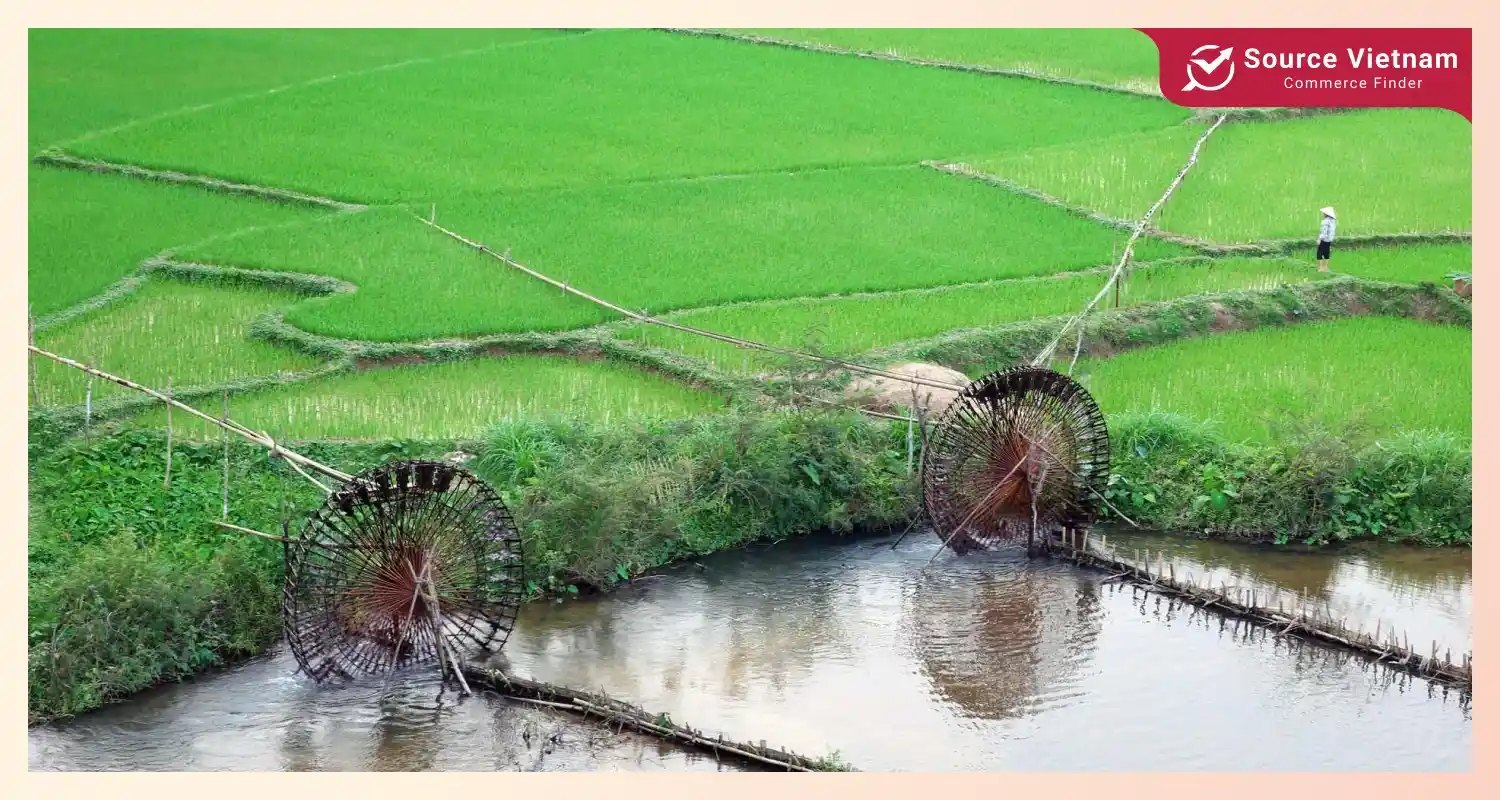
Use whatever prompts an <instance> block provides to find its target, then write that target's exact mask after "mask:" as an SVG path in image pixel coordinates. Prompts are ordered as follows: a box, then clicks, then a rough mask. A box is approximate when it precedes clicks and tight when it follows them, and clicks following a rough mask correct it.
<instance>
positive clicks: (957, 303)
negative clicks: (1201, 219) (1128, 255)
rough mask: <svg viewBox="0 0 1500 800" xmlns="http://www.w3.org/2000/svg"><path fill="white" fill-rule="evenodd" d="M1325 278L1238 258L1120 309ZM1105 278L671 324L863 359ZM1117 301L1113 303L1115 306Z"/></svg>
mask: <svg viewBox="0 0 1500 800" xmlns="http://www.w3.org/2000/svg"><path fill="white" fill-rule="evenodd" d="M1317 277H1318V273H1317V271H1316V267H1313V266H1307V267H1303V266H1301V265H1299V264H1297V263H1296V262H1294V261H1291V260H1270V259H1250V258H1228V259H1221V260H1214V261H1203V262H1192V263H1185V264H1161V265H1157V266H1146V267H1142V268H1140V269H1137V270H1135V271H1134V272H1132V273H1131V275H1130V277H1129V278H1128V279H1127V280H1125V281H1124V282H1123V283H1122V285H1121V289H1120V304H1121V306H1130V305H1139V304H1141V303H1154V302H1159V301H1162V300H1172V299H1175V298H1178V297H1187V296H1190V295H1195V294H1211V293H1216V292H1224V291H1234V290H1240V289H1252V290H1253V289H1262V290H1263V289H1270V288H1274V287H1276V286H1284V285H1287V284H1291V283H1301V282H1304V281H1309V280H1315V279H1316V278H1317ZM1104 278H1105V275H1104V274H1102V273H1099V272H1094V273H1084V274H1078V275H1070V276H1065V277H1057V278H1028V279H1023V280H1011V281H1002V282H996V283H989V284H983V285H977V286H964V287H956V288H947V289H940V290H931V291H916V292H903V293H889V294H877V295H866V296H855V297H833V298H819V299H815V300H806V299H804V300H793V301H787V302H770V303H746V304H740V305H731V306H725V307H723V308H710V309H704V310H702V311H689V312H685V313H682V314H674V315H672V316H671V319H672V320H673V321H674V322H680V323H682V324H684V325H691V326H693V327H695V328H701V329H705V330H711V331H716V332H719V333H727V334H730V335H731V336H736V337H739V338H742V339H750V340H752V341H757V342H765V343H767V344H774V345H778V346H780V347H785V348H799V347H802V346H804V344H805V343H808V342H815V343H817V344H818V345H819V346H820V347H822V348H824V349H825V350H826V351H827V352H829V353H832V354H837V355H843V356H855V355H858V354H860V353H864V352H867V351H870V350H874V349H876V348H880V347H886V346H888V345H893V344H896V343H898V342H905V341H910V340H915V339H924V338H927V337H930V336H937V335H939V334H942V333H946V332H948V331H953V330H960V329H964V328H979V327H987V326H992V325H1003V324H1005V323H1009V322H1021V321H1023V320H1028V319H1036V318H1041V317H1051V316H1060V315H1065V314H1069V313H1073V312H1076V311H1077V310H1078V309H1079V308H1081V307H1082V306H1083V305H1084V304H1085V303H1087V302H1088V301H1089V300H1090V299H1091V298H1092V297H1093V296H1094V295H1095V294H1097V293H1098V291H1099V287H1100V285H1101V283H1102V282H1103V280H1104ZM1113 302H1114V300H1113V296H1111V297H1110V299H1109V304H1110V305H1113ZM625 335H626V336H627V337H629V338H633V339H637V340H641V341H643V342H645V343H647V344H650V345H653V346H656V347H668V348H671V349H676V350H678V351H680V352H684V353H687V354H690V355H694V356H697V357H699V358H705V359H708V360H710V361H713V362H714V363H715V364H717V365H719V366H720V367H721V368H725V369H730V370H742V371H743V370H751V369H752V368H753V369H754V370H760V369H764V368H765V366H766V362H765V359H764V358H759V357H756V356H755V355H754V354H753V353H750V352H748V351H745V350H743V349H741V348H738V347H735V346H734V345H730V344H725V343H722V342H716V341H714V340H712V339H705V338H702V337H697V336H692V335H691V334H686V333H680V332H677V331H671V330H666V329H663V328H658V327H654V326H651V327H644V326H633V327H632V328H631V329H630V330H629V331H627V332H626V333H625Z"/></svg>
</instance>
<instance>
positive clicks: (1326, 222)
mask: <svg viewBox="0 0 1500 800" xmlns="http://www.w3.org/2000/svg"><path fill="white" fill-rule="evenodd" d="M1337 225H1338V221H1337V220H1335V219H1334V218H1333V217H1328V216H1325V217H1323V227H1321V228H1319V229H1318V241H1320V242H1332V241H1333V229H1334V228H1335V227H1336V226H1337Z"/></svg>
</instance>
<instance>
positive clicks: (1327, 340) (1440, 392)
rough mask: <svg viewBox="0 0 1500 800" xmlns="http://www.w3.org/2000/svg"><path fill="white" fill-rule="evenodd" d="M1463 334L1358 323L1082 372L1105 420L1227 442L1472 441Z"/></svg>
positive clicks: (1402, 322)
mask: <svg viewBox="0 0 1500 800" xmlns="http://www.w3.org/2000/svg"><path fill="white" fill-rule="evenodd" d="M1472 354H1473V348H1472V336H1471V334H1470V331H1469V330H1468V329H1467V328H1462V327H1457V326H1445V325H1434V324H1431V323H1426V322H1421V321H1417V320H1409V319H1394V318H1382V317H1361V318H1353V319H1345V320H1337V321H1334V322H1318V323H1308V324H1304V325H1294V326H1289V327H1284V328H1268V329H1260V330H1255V331H1249V332H1245V333H1234V334H1224V335H1218V336H1211V337H1206V338H1201V339H1192V340H1187V341H1183V342H1178V343H1174V344H1170V345H1165V346H1162V347H1152V348H1144V349H1140V350H1132V351H1130V352H1127V353H1123V354H1121V355H1119V356H1116V357H1114V358H1111V359H1105V360H1095V361H1089V362H1085V363H1081V364H1080V365H1079V372H1080V373H1082V374H1083V375H1084V376H1085V380H1086V382H1087V385H1088V387H1089V390H1090V391H1091V392H1092V393H1093V394H1094V396H1095V397H1096V398H1097V399H1098V401H1099V404H1100V406H1101V407H1102V408H1103V410H1104V411H1105V412H1106V413H1108V414H1116V413H1120V412H1127V411H1132V412H1133V411H1168V412H1174V413H1179V414H1183V415H1186V416H1190V417H1195V418H1198V419H1203V420H1210V421H1213V422H1215V423H1217V425H1218V426H1219V427H1220V429H1221V430H1222V432H1223V434H1224V435H1225V436H1226V437H1228V438H1231V439H1251V440H1257V441H1273V440H1276V439H1278V438H1281V436H1282V434H1283V433H1284V429H1285V428H1286V426H1299V425H1306V424H1315V425H1318V426H1321V427H1323V428H1332V429H1337V428H1339V427H1341V426H1355V427H1358V428H1362V429H1367V430H1370V431H1373V432H1374V433H1376V434H1378V435H1382V436H1390V435H1394V434H1396V433H1399V432H1401V431H1423V430H1430V431H1437V432H1445V433H1449V434H1453V435H1457V436H1461V437H1464V438H1467V437H1468V436H1470V433H1471V415H1472V404H1471V397H1472V389H1473V370H1472V367H1471V358H1472Z"/></svg>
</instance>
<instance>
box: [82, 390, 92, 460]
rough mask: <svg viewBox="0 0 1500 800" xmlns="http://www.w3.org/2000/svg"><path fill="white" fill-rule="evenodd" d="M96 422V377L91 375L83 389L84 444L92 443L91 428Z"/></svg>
mask: <svg viewBox="0 0 1500 800" xmlns="http://www.w3.org/2000/svg"><path fill="white" fill-rule="evenodd" d="M93 422H94V376H93V374H90V375H89V381H88V384H87V385H86V386H85V387H84V389H83V443H84V445H88V444H90V443H91V441H92V440H91V438H90V434H91V433H92V431H91V427H92V425H93Z"/></svg>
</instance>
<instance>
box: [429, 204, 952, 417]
mask: <svg viewBox="0 0 1500 800" xmlns="http://www.w3.org/2000/svg"><path fill="white" fill-rule="evenodd" d="M417 219H418V220H420V221H421V222H422V223H423V224H425V225H428V226H430V227H432V228H434V229H436V230H438V231H440V232H441V233H443V234H444V235H446V236H448V237H450V238H452V239H454V240H456V241H458V242H462V243H463V244H465V245H468V246H469V247H472V248H474V249H475V250H478V251H480V252H481V253H484V254H486V255H488V256H491V257H492V258H495V259H497V260H499V261H501V262H503V263H505V264H506V265H508V266H510V267H512V268H514V269H517V270H520V271H521V272H524V273H526V274H527V275H530V276H531V277H533V278H536V279H537V280H540V281H543V282H545V283H548V284H550V285H552V286H555V287H557V288H559V289H561V290H562V291H563V292H565V293H568V294H572V295H575V296H577V297H581V298H583V299H585V300H588V301H589V302H591V303H594V304H595V305H598V306H601V307H603V308H607V309H609V310H610V311H614V312H615V313H617V314H623V315H624V316H626V317H629V318H630V319H633V320H635V321H637V322H643V323H647V324H650V325H658V326H661V327H663V328H667V329H669V330H675V331H679V332H682V333H690V334H693V335H696V336H702V337H705V338H708V339H713V340H715V341H720V342H725V343H727V344H732V345H735V346H737V347H744V348H750V349H753V350H761V351H764V352H768V353H773V354H775V355H780V356H786V357H790V358H804V359H809V360H812V361H821V362H823V363H826V364H832V365H834V366H838V367H843V368H844V369H847V370H849V371H851V372H859V373H862V374H866V375H874V376H877V377H882V378H890V379H892V380H898V381H905V382H907V383H914V384H918V385H921V386H929V387H932V388H935V389H948V390H952V391H958V390H961V389H963V388H964V384H956V383H948V382H946V381H934V380H929V379H927V378H921V377H918V376H915V375H903V374H901V373H899V372H892V371H890V370H885V369H880V368H878V367H871V366H866V365H864V364H858V363H855V362H853V361H846V360H844V359H841V358H833V357H832V356H822V355H814V354H812V353H804V352H801V351H799V350H789V349H786V348H783V347H774V346H772V345H768V344H762V343H760V342H755V341H751V340H749V339H739V338H736V337H733V336H726V335H724V334H722V333H714V332H712V331H706V330H703V329H701V328H694V327H691V326H688V325H682V324H680V323H676V322H669V321H667V320H664V319H660V318H658V317H648V316H645V315H643V314H641V313H640V312H637V311H631V310H630V309H627V308H624V307H622V306H619V305H616V304H614V303H611V302H609V301H608V300H603V299H601V298H599V297H595V296H594V295H591V294H589V293H587V292H584V291H581V290H579V289H577V288H575V287H573V286H570V285H568V284H567V283H565V282H563V281H559V280H556V279H554V278H550V277H548V276H547V275H544V274H542V273H540V272H538V271H536V270H534V269H532V268H530V267H528V266H526V265H525V264H522V263H521V262H519V261H516V260H515V259H513V258H511V257H510V256H509V255H503V254H500V253H497V252H495V251H494V250H492V249H490V248H489V247H488V246H486V245H484V244H482V243H480V242H477V241H474V240H473V239H470V238H468V237H465V236H464V235H463V234H460V233H457V232H455V231H451V230H449V229H447V228H444V227H443V226H441V225H438V224H437V223H435V222H431V221H428V220H425V219H422V218H421V217H418V218H417Z"/></svg>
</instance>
